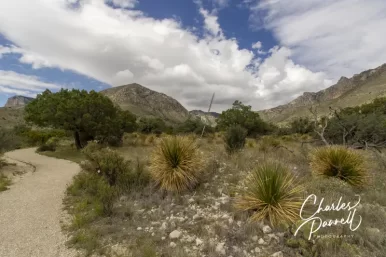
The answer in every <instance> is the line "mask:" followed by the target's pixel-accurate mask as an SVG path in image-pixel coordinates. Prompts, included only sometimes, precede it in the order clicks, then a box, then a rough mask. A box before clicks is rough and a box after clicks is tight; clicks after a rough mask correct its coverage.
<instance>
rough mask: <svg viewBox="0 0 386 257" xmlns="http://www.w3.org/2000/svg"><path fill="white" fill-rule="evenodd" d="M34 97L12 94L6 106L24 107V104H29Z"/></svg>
mask: <svg viewBox="0 0 386 257" xmlns="http://www.w3.org/2000/svg"><path fill="white" fill-rule="evenodd" d="M33 99H34V98H32V97H26V96H22V95H16V96H12V97H10V98H8V100H7V102H6V103H5V105H4V107H22V106H25V105H27V104H28V103H29V102H31V101H32V100H33Z"/></svg>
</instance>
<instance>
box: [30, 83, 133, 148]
mask: <svg viewBox="0 0 386 257" xmlns="http://www.w3.org/2000/svg"><path fill="white" fill-rule="evenodd" d="M25 120H26V121H27V122H31V123H33V124H35V125H37V126H40V127H51V128H56V129H64V130H68V131H71V132H72V133H73V136H74V140H75V145H76V147H77V148H78V149H80V148H83V147H84V146H85V141H87V140H92V139H95V140H98V141H99V142H101V143H109V144H116V143H118V142H120V141H121V138H122V136H123V133H124V132H131V131H134V130H135V128H136V125H135V120H136V118H135V116H134V115H133V114H131V113H130V112H128V111H122V110H121V109H119V108H117V107H116V106H114V104H113V102H112V101H111V100H110V99H109V98H107V97H106V96H103V95H102V94H99V93H97V92H95V91H90V92H87V91H86V90H77V89H73V90H67V89H62V90H60V91H59V92H57V93H52V92H51V91H49V90H46V91H44V92H43V93H42V94H39V95H38V96H37V98H36V99H35V100H33V101H32V102H30V103H29V104H28V105H27V106H26V108H25Z"/></svg>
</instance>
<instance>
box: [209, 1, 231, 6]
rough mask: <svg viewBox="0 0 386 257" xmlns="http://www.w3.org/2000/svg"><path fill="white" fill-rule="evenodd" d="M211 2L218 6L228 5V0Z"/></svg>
mask: <svg viewBox="0 0 386 257" xmlns="http://www.w3.org/2000/svg"><path fill="white" fill-rule="evenodd" d="M212 2H213V3H214V4H215V5H217V6H218V7H219V8H224V7H227V6H228V5H229V2H230V0H212Z"/></svg>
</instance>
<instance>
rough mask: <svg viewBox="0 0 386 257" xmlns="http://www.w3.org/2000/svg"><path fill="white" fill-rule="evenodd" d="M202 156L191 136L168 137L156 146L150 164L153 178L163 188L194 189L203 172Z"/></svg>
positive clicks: (173, 189) (175, 189) (176, 189)
mask: <svg viewBox="0 0 386 257" xmlns="http://www.w3.org/2000/svg"><path fill="white" fill-rule="evenodd" d="M201 169H202V157H201V155H200V153H199V151H198V147H197V144H196V143H195V141H194V139H193V138H191V137H182V136H175V137H166V138H163V139H162V140H161V142H160V143H159V144H158V145H157V146H156V148H155V150H154V152H153V154H152V158H151V165H150V172H151V176H152V178H153V180H154V181H155V183H156V184H157V186H159V187H160V188H161V189H163V190H167V191H172V192H182V191H184V190H187V189H192V188H193V187H194V186H195V185H196V184H197V183H198V182H199V178H200V173H201V172H202V170H201Z"/></svg>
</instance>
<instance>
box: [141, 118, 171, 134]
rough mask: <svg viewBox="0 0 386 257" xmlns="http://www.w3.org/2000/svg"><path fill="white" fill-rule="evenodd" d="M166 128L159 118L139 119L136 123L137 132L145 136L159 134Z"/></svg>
mask: <svg viewBox="0 0 386 257" xmlns="http://www.w3.org/2000/svg"><path fill="white" fill-rule="evenodd" d="M166 128H167V126H166V124H165V122H164V121H163V120H162V119H160V118H152V117H141V118H140V119H139V121H138V131H139V132H142V133H145V134H150V133H154V134H161V133H162V132H164V131H165V130H166Z"/></svg>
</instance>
